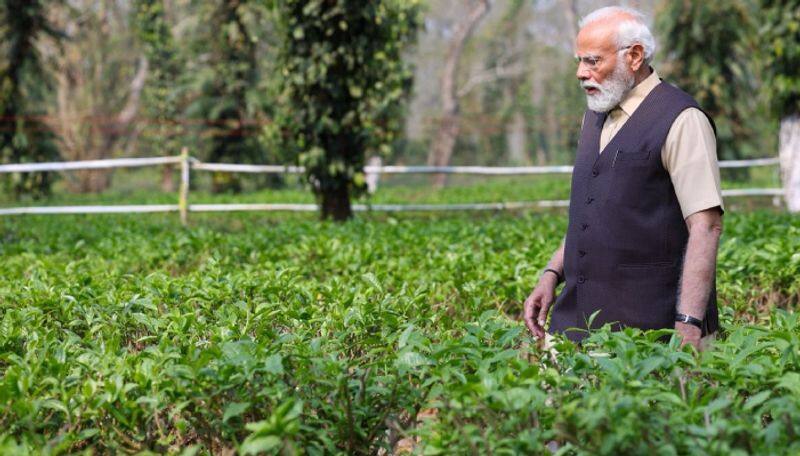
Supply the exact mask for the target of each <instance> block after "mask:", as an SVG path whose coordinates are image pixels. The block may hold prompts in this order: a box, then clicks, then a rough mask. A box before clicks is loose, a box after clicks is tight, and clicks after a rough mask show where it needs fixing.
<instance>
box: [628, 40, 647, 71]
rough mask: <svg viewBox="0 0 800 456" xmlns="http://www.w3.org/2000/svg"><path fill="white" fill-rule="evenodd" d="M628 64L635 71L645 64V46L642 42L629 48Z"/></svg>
mask: <svg viewBox="0 0 800 456" xmlns="http://www.w3.org/2000/svg"><path fill="white" fill-rule="evenodd" d="M627 56H628V64H629V65H630V66H631V71H633V72H634V73H635V72H637V71H639V68H641V67H642V65H644V47H643V46H642V45H641V44H638V43H637V44H634V45H633V46H631V48H630V49H628V55H627Z"/></svg>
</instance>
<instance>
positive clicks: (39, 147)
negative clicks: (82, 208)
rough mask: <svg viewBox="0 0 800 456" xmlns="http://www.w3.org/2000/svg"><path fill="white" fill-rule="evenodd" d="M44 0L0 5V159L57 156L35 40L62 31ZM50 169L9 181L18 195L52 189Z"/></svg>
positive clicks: (32, 159) (46, 85) (57, 36)
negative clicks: (46, 119) (45, 118)
mask: <svg viewBox="0 0 800 456" xmlns="http://www.w3.org/2000/svg"><path fill="white" fill-rule="evenodd" d="M45 3H46V2H45V1H43V0H6V1H5V2H3V5H2V6H0V38H2V44H1V45H0V46H2V47H0V49H2V51H3V53H2V61H0V116H2V117H0V163H21V162H41V161H52V160H54V159H55V158H57V157H58V148H57V147H56V145H55V143H54V142H53V134H52V132H51V131H50V130H49V129H48V128H47V126H46V125H45V124H43V123H42V122H41V120H40V116H41V115H42V114H44V102H45V98H46V97H47V95H48V93H49V91H50V88H51V85H50V81H49V80H48V78H47V76H46V75H47V73H46V71H44V67H43V65H42V61H41V59H40V55H39V52H38V51H37V47H36V45H37V41H38V40H39V39H41V38H45V37H49V38H51V39H52V40H53V41H54V42H56V43H57V42H58V40H59V39H60V37H61V33H60V32H59V31H57V30H56V28H55V27H53V26H52V24H51V23H50V21H49V20H48V18H47V14H46V13H47V9H46V6H45ZM51 182H52V177H51V174H50V173H29V174H17V175H13V176H11V178H9V179H7V180H6V182H5V186H6V187H7V188H8V189H9V190H10V191H11V193H13V194H14V196H15V197H16V198H19V197H20V196H22V195H23V194H29V195H32V196H33V197H41V196H43V195H46V194H47V193H49V192H50V184H51Z"/></svg>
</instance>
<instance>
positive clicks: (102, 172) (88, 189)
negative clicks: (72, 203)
mask: <svg viewBox="0 0 800 456" xmlns="http://www.w3.org/2000/svg"><path fill="white" fill-rule="evenodd" d="M111 171H112V170H110V169H82V170H78V171H75V175H76V176H75V179H74V180H71V181H68V183H67V188H69V190H70V191H72V192H74V193H100V192H102V191H103V190H105V189H107V188H108V187H109V186H111Z"/></svg>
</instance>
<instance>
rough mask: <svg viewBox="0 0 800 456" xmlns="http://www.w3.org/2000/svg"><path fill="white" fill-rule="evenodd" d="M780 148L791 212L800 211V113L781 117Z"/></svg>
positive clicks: (785, 189) (782, 170)
mask: <svg viewBox="0 0 800 456" xmlns="http://www.w3.org/2000/svg"><path fill="white" fill-rule="evenodd" d="M778 150H779V155H780V161H781V180H782V181H783V189H784V192H785V196H786V206H787V207H788V209H789V212H800V114H792V115H789V116H787V117H784V118H782V119H781V130H780V137H779V140H778Z"/></svg>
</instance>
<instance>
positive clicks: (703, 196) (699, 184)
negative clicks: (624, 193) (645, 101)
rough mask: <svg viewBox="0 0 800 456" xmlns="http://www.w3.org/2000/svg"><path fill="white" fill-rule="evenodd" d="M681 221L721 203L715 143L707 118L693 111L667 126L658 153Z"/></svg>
mask: <svg viewBox="0 0 800 456" xmlns="http://www.w3.org/2000/svg"><path fill="white" fill-rule="evenodd" d="M661 160H662V163H663V165H664V168H665V169H666V170H667V172H668V173H669V175H670V179H671V180H672V186H673V187H674V188H675V194H676V196H677V197H678V203H679V204H680V206H681V212H682V213H683V218H684V219H685V218H687V217H689V216H690V215H692V214H694V213H695V212H699V211H702V210H705V209H710V208H712V207H716V206H719V208H720V210H722V211H723V212H724V211H725V209H724V206H723V203H722V188H721V186H720V177H719V162H718V161H717V140H716V138H715V136H714V129H713V127H712V126H711V122H709V120H708V118H707V117H706V115H705V114H704V113H703V112H702V111H700V110H699V109H696V108H688V109H686V110H684V111H683V112H681V113H680V114H679V115H678V117H677V118H676V119H675V121H674V122H673V123H672V127H670V130H669V133H668V134H667V138H666V140H665V141H664V146H663V148H662V151H661Z"/></svg>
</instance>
